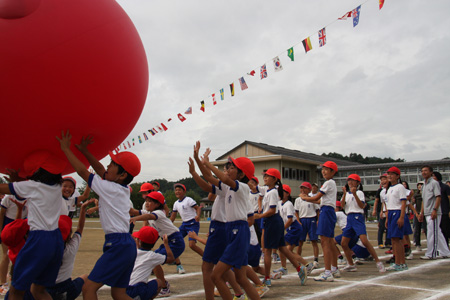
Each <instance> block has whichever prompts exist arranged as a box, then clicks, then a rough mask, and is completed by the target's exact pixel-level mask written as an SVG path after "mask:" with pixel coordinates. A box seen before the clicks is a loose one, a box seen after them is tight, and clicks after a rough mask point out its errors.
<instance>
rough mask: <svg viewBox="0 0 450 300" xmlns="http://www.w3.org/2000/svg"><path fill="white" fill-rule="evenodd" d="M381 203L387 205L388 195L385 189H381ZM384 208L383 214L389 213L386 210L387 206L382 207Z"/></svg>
mask: <svg viewBox="0 0 450 300" xmlns="http://www.w3.org/2000/svg"><path fill="white" fill-rule="evenodd" d="M380 201H381V203H384V204H386V205H387V195H386V189H385V188H382V189H381V192H380ZM382 207H383V212H386V211H387V210H386V206H385V205H382Z"/></svg>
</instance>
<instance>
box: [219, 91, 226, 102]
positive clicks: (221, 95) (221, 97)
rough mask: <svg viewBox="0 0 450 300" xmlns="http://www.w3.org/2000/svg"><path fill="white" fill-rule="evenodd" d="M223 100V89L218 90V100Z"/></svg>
mask: <svg viewBox="0 0 450 300" xmlns="http://www.w3.org/2000/svg"><path fill="white" fill-rule="evenodd" d="M223 99H225V95H224V93H223V89H220V100H223Z"/></svg>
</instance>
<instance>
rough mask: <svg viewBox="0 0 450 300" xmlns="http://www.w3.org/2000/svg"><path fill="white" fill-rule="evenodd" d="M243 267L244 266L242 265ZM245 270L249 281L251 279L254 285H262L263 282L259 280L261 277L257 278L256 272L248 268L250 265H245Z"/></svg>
mask: <svg viewBox="0 0 450 300" xmlns="http://www.w3.org/2000/svg"><path fill="white" fill-rule="evenodd" d="M243 268H244V267H243ZM245 268H246V269H247V270H246V272H247V278H248V279H250V280H251V281H253V283H254V284H255V285H256V286H262V285H263V283H262V281H261V279H259V277H258V274H256V272H255V271H254V269H253V268H250V266H246V267H245Z"/></svg>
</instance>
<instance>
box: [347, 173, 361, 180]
mask: <svg viewBox="0 0 450 300" xmlns="http://www.w3.org/2000/svg"><path fill="white" fill-rule="evenodd" d="M349 179H353V180H356V181H358V182H361V177H359V175H358V174H350V175H348V177H347V180H349Z"/></svg>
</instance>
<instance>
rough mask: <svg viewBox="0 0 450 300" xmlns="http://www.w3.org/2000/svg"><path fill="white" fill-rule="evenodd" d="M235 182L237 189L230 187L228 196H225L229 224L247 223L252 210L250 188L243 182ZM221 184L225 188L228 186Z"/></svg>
mask: <svg viewBox="0 0 450 300" xmlns="http://www.w3.org/2000/svg"><path fill="white" fill-rule="evenodd" d="M235 182H236V188H235V189H232V188H231V187H229V186H228V188H227V194H226V195H225V213H226V218H227V222H234V221H247V216H248V212H249V211H251V210H252V207H251V205H250V201H249V195H250V188H249V187H248V185H247V184H245V183H243V182H239V181H237V180H236V181H235ZM221 184H222V186H223V187H225V186H226V184H224V183H223V182H222V183H221ZM223 187H222V188H223Z"/></svg>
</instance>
